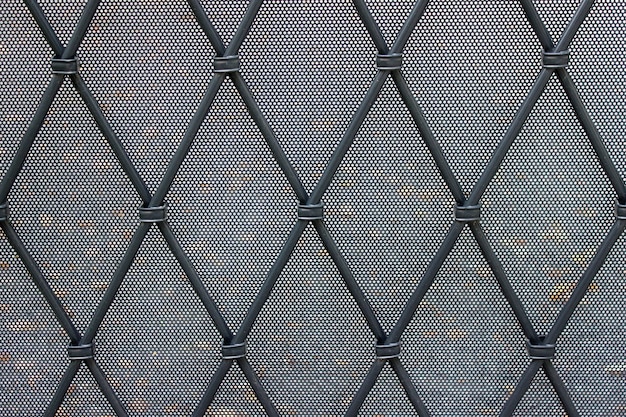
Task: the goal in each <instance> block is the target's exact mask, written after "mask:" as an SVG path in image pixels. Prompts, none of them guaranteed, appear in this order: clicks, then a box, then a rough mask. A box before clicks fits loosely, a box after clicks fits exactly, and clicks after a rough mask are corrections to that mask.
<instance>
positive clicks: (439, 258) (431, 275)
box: [387, 222, 465, 343]
mask: <svg viewBox="0 0 626 417" xmlns="http://www.w3.org/2000/svg"><path fill="white" fill-rule="evenodd" d="M464 226H465V224H464V223H461V222H454V223H452V226H450V230H448V234H447V235H446V237H445V239H444V240H443V243H442V244H441V246H440V247H439V249H438V250H437V253H436V254H435V257H434V258H433V260H432V261H431V262H430V263H429V264H428V268H427V269H426V271H425V272H424V275H423V276H422V279H421V280H420V282H419V284H417V287H416V288H415V291H413V294H411V298H409V301H408V302H407V303H406V305H405V306H404V310H402V313H401V314H400V318H399V319H398V322H397V323H396V325H395V326H394V328H393V329H392V330H391V332H390V333H389V337H388V338H387V343H395V342H398V341H400V337H401V336H402V333H404V330H405V329H406V327H407V326H408V325H409V323H410V322H411V320H412V319H413V315H414V314H415V310H417V307H418V306H419V304H420V302H421V301H422V298H424V294H426V292H427V291H428V290H429V289H430V287H431V285H432V283H433V281H434V280H435V277H436V276H437V273H438V272H439V269H441V265H443V262H444V261H445V260H446V258H447V257H448V255H449V254H450V251H451V250H452V248H453V247H454V244H455V243H456V240H457V239H458V238H459V235H460V234H461V231H462V230H463V227H464Z"/></svg>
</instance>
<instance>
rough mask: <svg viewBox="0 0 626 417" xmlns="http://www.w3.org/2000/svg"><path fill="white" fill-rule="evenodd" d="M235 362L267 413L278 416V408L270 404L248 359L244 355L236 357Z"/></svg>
mask: <svg viewBox="0 0 626 417" xmlns="http://www.w3.org/2000/svg"><path fill="white" fill-rule="evenodd" d="M237 363H238V364H239V367H240V368H241V370H242V371H243V374H244V375H245V377H246V379H247V380H248V382H250V385H251V386H252V389H253V390H254V393H255V394H256V397H257V399H258V400H259V402H260V403H261V405H262V406H263V408H264V409H265V412H266V413H267V415H268V416H269V417H279V414H278V410H276V407H274V404H272V401H271V400H270V397H269V396H268V395H267V392H265V388H263V385H261V381H259V378H258V377H257V376H256V374H255V373H254V370H253V369H252V366H250V363H249V362H248V360H247V359H246V358H245V357H244V358H240V359H237Z"/></svg>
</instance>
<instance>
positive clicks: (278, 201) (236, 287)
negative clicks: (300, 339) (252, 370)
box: [167, 80, 296, 329]
mask: <svg viewBox="0 0 626 417" xmlns="http://www.w3.org/2000/svg"><path fill="white" fill-rule="evenodd" d="M167 201H168V202H169V203H170V213H171V215H170V222H171V225H172V228H173V229H174V232H175V234H176V236H177V238H178V239H179V241H180V243H181V246H182V247H183V249H185V251H186V253H187V254H188V256H189V257H190V258H191V259H192V261H193V264H194V266H195V267H196V269H197V271H198V273H199V275H200V277H201V278H202V281H203V282H204V284H205V285H206V287H207V289H208V292H209V294H210V295H211V296H212V297H213V298H214V299H215V301H216V303H217V305H218V308H219V309H220V311H222V314H223V315H224V317H225V319H226V320H227V322H228V324H229V326H230V327H231V328H233V329H236V328H237V327H238V326H239V324H240V323H241V321H242V320H243V318H244V317H245V314H246V312H247V309H248V307H249V306H250V305H251V304H252V301H253V300H254V297H255V296H256V294H257V293H258V290H259V288H260V286H261V284H262V283H263V280H264V279H265V275H266V274H267V271H269V269H270V268H271V266H272V264H273V263H274V261H275V260H276V258H277V257H278V254H279V253H280V250H281V248H282V246H283V245H284V243H285V239H286V238H287V236H288V234H289V231H290V229H291V227H293V225H294V223H295V218H296V199H295V196H294V193H293V191H292V190H291V188H290V186H289V183H288V181H287V179H286V178H285V175H284V174H283V172H282V171H281V170H280V167H279V166H278V164H277V163H276V162H275V160H274V158H273V156H272V154H271V151H270V150H269V147H268V146H267V144H266V143H265V141H264V140H263V136H262V135H261V133H260V132H259V130H258V128H256V126H255V125H254V122H253V120H252V118H251V117H250V115H249V114H248V113H247V111H246V107H245V105H244V103H243V101H242V100H241V98H240V97H239V95H238V93H237V91H236V89H235V87H234V86H233V84H232V82H231V81H230V80H226V81H225V82H224V84H223V86H222V88H221V90H220V92H219V93H218V96H217V98H216V102H215V104H214V105H213V107H212V108H211V111H210V112H209V114H208V116H207V119H206V121H205V123H204V124H203V126H202V128H201V129H200V131H199V133H198V137H197V138H196V140H195V141H194V144H193V146H192V148H191V149H190V151H189V154H188V155H187V158H186V160H185V161H184V162H183V164H182V166H181V169H180V171H179V173H178V175H177V177H176V179H175V180H174V183H173V184H172V189H171V191H170V193H169V194H168V196H167Z"/></svg>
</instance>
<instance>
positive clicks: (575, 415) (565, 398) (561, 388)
mask: <svg viewBox="0 0 626 417" xmlns="http://www.w3.org/2000/svg"><path fill="white" fill-rule="evenodd" d="M543 370H544V372H545V373H546V376H547V377H548V380H550V383H551V384H552V386H553V387H554V390H555V391H556V394H557V395H558V397H559V400H561V404H562V405H563V408H564V409H565V412H566V413H567V417H579V416H580V413H579V412H578V410H576V406H575V405H574V402H573V401H572V397H571V396H570V394H569V392H567V388H566V387H565V383H564V382H563V380H562V379H561V377H560V376H559V374H558V373H557V372H556V369H555V368H554V365H553V364H552V361H544V362H543Z"/></svg>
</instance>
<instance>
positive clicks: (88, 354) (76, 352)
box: [67, 343, 94, 361]
mask: <svg viewBox="0 0 626 417" xmlns="http://www.w3.org/2000/svg"><path fill="white" fill-rule="evenodd" d="M93 355H94V347H93V343H89V344H87V345H69V346H68V347H67V356H69V358H70V360H71V361H78V360H83V359H91V358H93Z"/></svg>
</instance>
